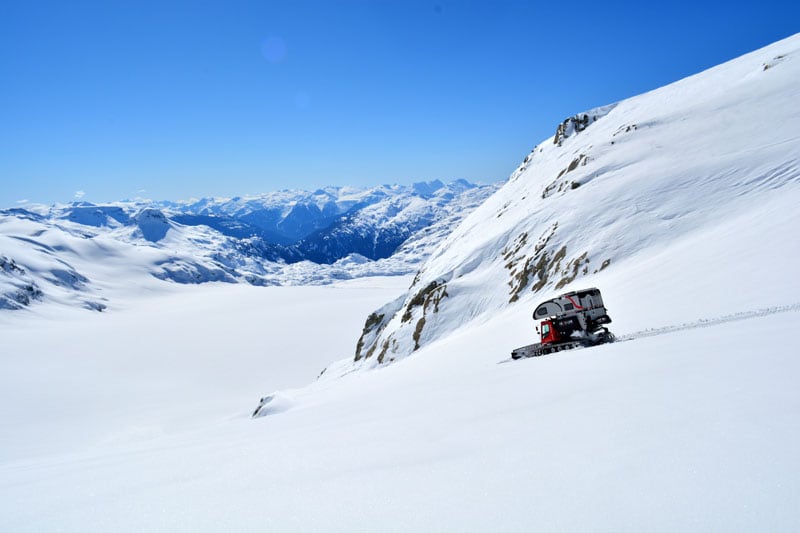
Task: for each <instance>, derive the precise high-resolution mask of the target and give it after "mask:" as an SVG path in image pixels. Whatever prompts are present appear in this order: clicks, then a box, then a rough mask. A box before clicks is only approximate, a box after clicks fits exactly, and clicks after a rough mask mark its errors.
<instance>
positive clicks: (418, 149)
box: [0, 0, 800, 207]
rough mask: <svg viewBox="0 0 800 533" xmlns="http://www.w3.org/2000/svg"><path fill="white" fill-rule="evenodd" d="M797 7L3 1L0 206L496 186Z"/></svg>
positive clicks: (796, 26) (792, 19)
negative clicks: (582, 127)
mask: <svg viewBox="0 0 800 533" xmlns="http://www.w3.org/2000/svg"><path fill="white" fill-rule="evenodd" d="M797 31H800V8H798V7H797V3H796V2H789V1H780V2H777V1H772V0H764V1H761V2H755V1H751V0H745V1H744V3H732V2H724V3H723V2H684V3H675V2H659V3H651V2H613V1H612V2H582V1H572V2H510V1H509V2H503V1H493V2H478V1H472V2H470V1H448V0H435V1H414V0H406V1H399V0H398V1H386V0H384V1H369V2H367V1H355V0H352V1H350V0H348V1H319V2H310V1H302V0H300V1H270V2H267V1H261V2H255V1H252V2H246V1H219V2H214V1H193V2H170V1H167V0H165V1H159V2H151V1H147V0H139V1H137V2H115V1H102V2H85V1H71V2H63V1H53V2H44V1H36V0H30V1H24V2H12V1H0V82H1V83H0V183H2V187H0V207H12V206H15V205H22V202H24V201H28V202H40V203H52V202H68V201H73V200H75V199H78V198H80V199H83V200H86V201H93V202H104V201H111V200H118V199H123V198H134V197H137V196H139V197H148V198H153V199H170V200H178V199H185V198H189V197H200V196H212V195H214V196H235V195H243V194H255V193H258V192H263V191H269V190H275V189H283V188H305V189H313V188H317V187H320V186H324V185H374V184H379V183H410V182H413V181H419V180H430V179H443V180H450V179H456V178H466V179H469V180H473V181H483V182H491V181H497V180H502V179H505V178H506V177H508V175H509V174H510V172H511V171H513V169H514V168H515V167H516V166H517V164H518V163H519V162H520V161H521V159H522V158H523V157H524V156H525V155H526V154H527V153H528V151H530V149H531V148H533V146H534V145H536V144H537V143H539V142H540V141H542V140H544V139H545V138H547V137H549V136H550V135H552V134H553V132H554V131H555V128H556V126H557V124H558V123H559V122H560V121H561V120H563V119H564V118H565V117H567V116H569V115H572V114H574V113H577V112H580V111H583V110H586V109H589V108H592V107H596V106H599V105H604V104H607V103H611V102H614V101H618V100H621V99H624V98H627V97H630V96H634V95H636V94H639V93H642V92H645V91H648V90H650V89H654V88H657V87H660V86H662V85H665V84H667V83H670V82H672V81H675V80H678V79H680V78H683V77H685V76H687V75H691V74H694V73H696V72H699V71H701V70H704V69H706V68H708V67H711V66H714V65H716V64H718V63H721V62H724V61H727V60H729V59H732V58H734V57H737V56H739V55H741V54H743V53H746V52H749V51H752V50H755V49H757V48H760V47H762V46H765V45H767V44H769V43H771V42H774V41H776V40H779V39H782V38H784V37H788V36H789V35H792V34H793V33H795V32H797Z"/></svg>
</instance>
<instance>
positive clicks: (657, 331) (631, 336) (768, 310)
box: [616, 303, 800, 342]
mask: <svg viewBox="0 0 800 533" xmlns="http://www.w3.org/2000/svg"><path fill="white" fill-rule="evenodd" d="M789 311H800V303H795V304H791V305H781V306H777V307H765V308H763V309H757V310H755V311H742V312H739V313H733V314H730V315H723V316H720V317H717V318H701V319H700V320H695V321H694V322H686V323H684V324H679V325H674V326H664V327H661V328H651V329H643V330H641V331H637V332H635V333H628V334H625V335H620V336H618V337H617V340H616V342H626V341H632V340H635V339H643V338H645V337H655V336H656V335H666V334H667V333H673V332H676V331H683V330H687V329H695V328H707V327H709V326H716V325H719V324H725V323H727V322H735V321H737V320H747V319H750V318H758V317H762V316H767V315H774V314H777V313H788V312H789Z"/></svg>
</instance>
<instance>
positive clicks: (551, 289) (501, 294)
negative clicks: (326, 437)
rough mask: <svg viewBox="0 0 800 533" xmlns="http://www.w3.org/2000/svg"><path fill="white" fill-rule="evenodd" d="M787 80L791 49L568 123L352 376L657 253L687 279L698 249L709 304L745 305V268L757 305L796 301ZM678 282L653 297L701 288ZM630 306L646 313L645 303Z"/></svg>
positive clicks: (428, 270)
mask: <svg viewBox="0 0 800 533" xmlns="http://www.w3.org/2000/svg"><path fill="white" fill-rule="evenodd" d="M775 58H780V60H779V61H778V60H775ZM798 79H800V38H797V37H793V38H790V39H787V40H785V41H781V42H779V43H776V44H774V45H771V46H769V47H767V48H765V49H763V50H759V51H757V52H754V53H751V54H748V55H746V56H743V57H741V58H739V59H736V60H734V61H731V62H729V63H726V64H724V65H721V66H718V67H716V68H713V69H710V70H708V71H706V72H703V73H701V74H697V75H695V76H692V77H689V78H686V79H684V80H681V81H679V82H676V83H674V84H672V85H669V86H666V87H664V88H661V89H658V90H655V91H652V92H649V93H646V94H643V95H640V96H637V97H634V98H631V99H628V100H624V101H622V102H619V103H617V104H614V105H610V106H605V107H604V108H598V109H597V110H592V111H588V112H586V113H579V114H577V115H575V116H574V117H571V118H569V119H567V120H565V121H564V123H562V124H561V125H560V126H559V127H558V131H557V133H556V135H555V136H554V137H553V138H550V139H546V140H544V141H543V142H541V143H540V144H539V145H538V146H536V147H535V148H534V149H533V151H532V152H531V153H530V154H529V155H528V156H527V157H526V158H525V160H524V161H523V163H522V164H521V165H520V167H519V168H518V169H517V171H515V172H514V173H513V174H512V176H511V178H510V179H509V181H508V182H507V183H506V184H505V185H504V186H503V188H502V189H501V190H499V191H498V192H497V193H496V194H495V195H493V196H492V197H491V198H489V199H488V200H487V201H486V202H485V203H484V204H483V205H481V206H480V207H479V208H478V209H476V210H475V211H473V212H472V213H471V214H470V215H469V216H468V217H467V218H466V219H465V220H464V221H463V222H462V223H461V225H460V226H458V227H457V228H456V230H455V231H454V232H453V233H452V234H451V235H450V236H449V237H448V238H447V239H445V240H444V241H443V242H442V243H441V244H440V245H439V247H438V248H437V249H436V251H435V252H434V253H433V254H432V255H431V257H430V258H429V260H428V261H427V262H426V263H425V264H424V265H423V266H422V268H420V270H419V273H418V274H417V276H416V278H415V280H414V282H413V284H412V286H411V287H410V288H409V291H408V293H407V294H406V296H405V299H404V303H403V304H402V305H401V306H399V308H398V309H397V310H396V312H394V313H388V314H383V315H382V316H381V319H380V321H377V320H375V318H374V316H373V315H371V316H370V318H368V319H367V326H368V327H366V328H365V331H367V330H368V331H369V335H368V336H367V337H362V340H361V341H360V342H359V344H358V347H357V349H356V355H355V359H356V361H359V364H366V365H367V366H371V365H374V364H376V363H386V362H389V361H392V360H396V359H398V358H402V357H405V356H408V355H409V354H411V353H412V352H414V351H415V350H417V349H419V348H420V347H422V346H424V345H426V344H430V343H432V342H434V341H436V340H437V339H441V338H443V337H445V336H447V335H448V334H450V333H452V332H454V331H456V330H458V329H460V328H463V327H465V326H466V325H468V324H471V323H474V321H476V320H478V321H480V320H485V319H486V317H488V316H491V315H492V314H493V313H496V312H498V311H500V310H502V309H504V308H505V307H506V306H508V305H509V304H513V303H515V302H520V303H522V304H524V305H525V306H533V305H534V304H535V303H536V301H538V300H543V299H547V298H549V297H551V296H552V295H554V293H560V292H564V291H567V290H570V289H577V288H581V286H584V285H585V286H597V287H601V288H602V287H603V280H604V279H607V278H608V277H609V276H613V275H615V273H616V275H618V274H619V273H621V272H628V273H629V272H630V271H629V270H628V269H631V268H633V269H639V268H643V267H642V266H641V263H637V262H636V261H635V259H636V260H638V261H641V258H643V257H651V256H655V255H658V254H667V255H665V256H664V259H665V260H667V259H669V260H676V261H680V262H682V264H683V265H684V270H685V271H687V272H689V271H691V272H696V268H695V267H694V258H693V257H692V256H691V255H686V254H683V253H682V252H681V251H680V248H681V246H688V245H687V244H686V243H688V242H695V241H696V240H697V239H702V240H704V241H705V242H704V243H703V246H702V247H701V248H702V249H701V250H700V251H698V253H715V254H716V255H717V256H718V257H719V260H718V261H716V262H715V263H714V265H713V271H712V272H707V273H705V274H703V276H714V277H715V278H716V279H717V280H718V281H719V282H720V285H718V286H714V287H713V290H712V291H710V292H709V293H708V295H707V296H706V298H708V299H715V300H716V301H715V302H714V303H713V304H712V305H714V306H720V305H723V307H724V303H725V302H728V303H732V302H733V300H735V299H736V293H737V292H739V291H742V290H743V288H742V287H740V286H738V284H737V283H736V277H735V276H732V275H731V273H733V272H737V270H738V269H740V268H741V265H742V264H750V265H752V267H751V268H753V269H755V270H757V271H758V272H759V282H758V283H759V290H762V291H765V292H768V293H770V294H779V293H781V292H786V291H788V293H789V294H786V295H785V296H789V297H792V298H793V299H794V300H795V301H796V300H797V297H800V295H798V294H797V293H798V291H799V290H800V289H799V288H798V283H797V281H796V276H791V275H789V272H790V271H791V269H792V267H791V266H790V265H792V264H794V263H796V262H797V260H798V259H800V253H798V251H797V246H798V244H797V243H798V242H800V233H798V229H797V228H798V227H800V219H798V217H799V215H798V210H797V209H796V207H793V206H796V205H799V204H800V136H798V135H797V127H796V125H797V124H798V123H799V122H800V84H798V83H797V80H798ZM734 220H735V221H737V223H736V224H738V225H734V226H731V224H733V222H732V221H734ZM722 228H735V229H730V230H729V231H731V232H733V234H736V233H740V232H741V233H744V232H745V230H747V231H748V232H750V231H754V228H757V229H758V231H759V232H760V238H758V239H757V240H756V241H755V242H753V241H746V240H745V239H743V238H742V239H737V238H736V237H735V236H732V235H729V234H727V233H726V234H724V235H722V236H721V237H719V238H718V236H717V234H718V233H719V232H721V231H723V229H722ZM767 236H781V240H780V245H779V246H777V247H776V246H775V245H767V244H766V242H769V241H767ZM754 238H757V237H756V236H754ZM653 261H654V263H653V264H651V265H650V266H649V268H652V269H654V271H656V270H657V269H658V263H657V261H656V260H653ZM631 265H633V266H631ZM698 275H700V274H699V273H698ZM721 280H726V281H727V282H728V283H730V286H729V287H724V286H722V285H721ZM679 281H680V282H685V281H686V280H683V279H681V280H677V279H673V280H664V283H665V284H667V286H669V287H670V290H671V291H674V292H675V293H676V294H677V293H680V292H681V291H684V290H686V288H687V287H692V286H694V284H696V283H697V280H691V282H690V283H685V284H681V283H679ZM744 290H745V291H746V292H750V291H752V290H754V288H753V287H746V288H744ZM603 292H604V294H606V291H605V289H604V291H603ZM687 298H695V299H699V298H700V295H699V294H693V295H691V296H689V295H687ZM611 302H612V303H610V304H609V305H611V307H612V316H613V298H612V299H611ZM642 304H643V305H645V304H650V305H652V304H655V302H649V301H647V296H646V295H642ZM695 304H696V306H697V307H698V308H701V307H702V306H703V305H705V304H701V303H700V301H699V300H695ZM521 312H522V311H521Z"/></svg>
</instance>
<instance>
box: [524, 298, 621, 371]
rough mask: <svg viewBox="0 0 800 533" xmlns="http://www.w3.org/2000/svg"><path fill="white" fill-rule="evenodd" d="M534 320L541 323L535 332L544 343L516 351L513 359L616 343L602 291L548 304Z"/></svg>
mask: <svg viewBox="0 0 800 533" xmlns="http://www.w3.org/2000/svg"><path fill="white" fill-rule="evenodd" d="M533 320H534V321H541V322H540V324H539V326H537V328H536V332H537V333H539V335H540V337H541V342H537V343H536V344H530V345H528V346H523V347H522V348H517V349H516V350H514V351H512V352H511V358H512V359H522V358H524V357H536V356H538V355H545V354H549V353H554V352H560V351H561V350H572V349H573V348H582V347H587V346H597V345H598V344H604V343H607V342H614V334H613V333H611V332H610V331H608V328H606V327H605V325H606V324H610V323H611V317H609V316H608V313H607V312H606V308H605V306H604V305H603V297H602V296H601V295H600V290H599V289H595V288H591V289H585V290H582V291H574V292H568V293H565V294H562V295H561V296H558V297H556V298H553V299H552V300H547V301H546V302H544V303H541V304H539V306H538V307H537V308H536V309H534V311H533Z"/></svg>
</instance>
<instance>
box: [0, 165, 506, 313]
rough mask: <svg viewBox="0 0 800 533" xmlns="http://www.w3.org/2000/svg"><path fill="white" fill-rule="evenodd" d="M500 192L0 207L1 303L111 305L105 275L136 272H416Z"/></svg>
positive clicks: (338, 192)
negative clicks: (100, 284) (101, 284)
mask: <svg viewBox="0 0 800 533" xmlns="http://www.w3.org/2000/svg"><path fill="white" fill-rule="evenodd" d="M497 188H498V185H476V184H472V183H469V182H467V181H465V180H456V181H453V182H450V183H443V182H441V181H438V180H437V181H431V182H423V183H416V184H414V185H409V186H403V185H381V186H378V187H371V188H355V187H326V188H324V189H318V190H316V191H313V192H308V191H298V190H284V191H278V192H273V193H266V194H262V195H258V196H252V197H237V198H204V199H202V200H196V201H189V202H168V201H120V202H114V203H109V204H102V205H97V204H92V203H88V202H76V203H70V204H63V205H54V206H40V205H35V206H26V208H24V209H23V208H14V209H5V210H0V308H10V309H13V308H18V307H22V306H26V305H29V304H30V303H32V302H35V301H37V300H41V299H46V298H48V297H51V296H52V297H53V298H55V299H57V300H63V301H64V302H65V303H70V302H72V301H73V300H76V299H77V301H78V302H79V303H81V304H82V305H84V306H86V307H89V308H92V309H102V308H105V307H106V305H107V303H104V302H106V300H108V297H106V296H104V298H105V300H98V299H97V298H94V299H93V298H92V297H90V294H91V293H92V291H93V289H95V288H97V287H96V285H97V284H96V283H95V280H100V279H106V282H105V286H106V290H105V293H106V294H107V293H108V292H109V290H110V291H111V292H113V288H114V286H115V282H114V280H115V279H116V280H125V279H129V278H130V276H131V275H132V273H134V272H135V273H138V275H140V274H142V273H147V274H150V275H151V276H152V277H155V278H158V279H162V280H171V281H175V282H179V283H202V282H207V281H224V282H247V283H252V284H257V285H274V284H296V283H327V282H330V281H331V280H334V279H347V278H351V277H360V276H366V275H386V274H406V273H412V272H414V271H415V269H416V268H417V266H418V265H419V264H420V263H421V261H422V260H424V259H425V258H426V257H427V256H428V255H429V254H430V253H431V252H432V250H433V248H434V247H435V246H437V245H438V243H439V242H440V240H441V239H443V238H444V237H445V236H446V235H447V234H449V232H450V231H451V230H452V229H453V228H454V227H455V226H456V225H457V224H458V223H460V221H461V220H462V219H463V218H464V217H465V216H466V215H467V214H468V213H470V212H471V211H472V210H473V209H474V208H476V207H477V206H478V205H480V204H481V203H482V202H483V201H484V200H485V199H486V198H488V197H489V196H490V195H491V194H493V193H494V192H495V191H496V190H497ZM120 258H124V260H120ZM110 265H114V267H113V268H111V269H110V270H108V269H109V267H110ZM103 272H105V274H103Z"/></svg>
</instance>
